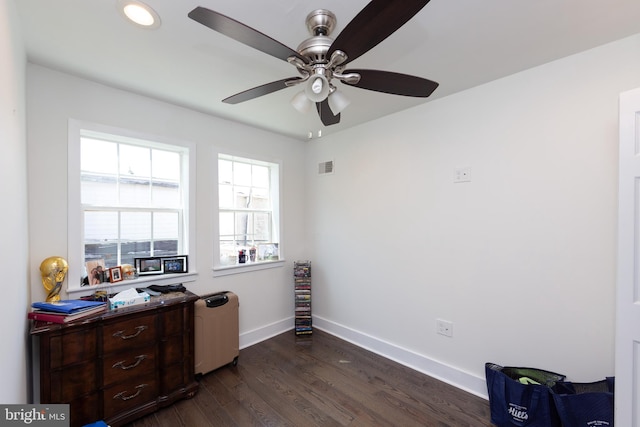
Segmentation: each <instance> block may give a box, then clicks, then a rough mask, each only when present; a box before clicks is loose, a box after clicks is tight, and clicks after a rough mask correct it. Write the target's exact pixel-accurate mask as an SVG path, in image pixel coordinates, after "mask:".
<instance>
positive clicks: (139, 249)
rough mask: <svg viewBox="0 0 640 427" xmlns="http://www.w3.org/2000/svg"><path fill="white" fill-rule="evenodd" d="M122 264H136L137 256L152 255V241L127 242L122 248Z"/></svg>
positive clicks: (145, 256)
mask: <svg viewBox="0 0 640 427" xmlns="http://www.w3.org/2000/svg"><path fill="white" fill-rule="evenodd" d="M121 253H122V255H121V258H122V264H131V265H135V258H147V257H150V256H151V242H149V241H146V242H125V243H122V250H121Z"/></svg>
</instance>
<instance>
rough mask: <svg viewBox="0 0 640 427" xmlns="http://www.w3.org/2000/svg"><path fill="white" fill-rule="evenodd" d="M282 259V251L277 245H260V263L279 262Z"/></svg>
mask: <svg viewBox="0 0 640 427" xmlns="http://www.w3.org/2000/svg"><path fill="white" fill-rule="evenodd" d="M279 259H280V251H279V248H278V244H277V243H259V244H258V261H277V260H279Z"/></svg>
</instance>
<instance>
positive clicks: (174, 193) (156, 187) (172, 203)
mask: <svg viewBox="0 0 640 427" xmlns="http://www.w3.org/2000/svg"><path fill="white" fill-rule="evenodd" d="M151 189H152V193H151V198H152V200H153V205H154V206H163V207H167V208H179V207H180V204H181V192H180V185H179V184H178V183H171V182H168V181H155V180H154V181H153V184H152V186H151Z"/></svg>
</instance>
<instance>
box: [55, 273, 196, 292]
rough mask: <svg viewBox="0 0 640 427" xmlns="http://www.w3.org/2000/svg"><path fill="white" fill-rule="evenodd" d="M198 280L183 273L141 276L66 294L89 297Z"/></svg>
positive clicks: (70, 290) (83, 288) (71, 290)
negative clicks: (97, 294) (101, 292)
mask: <svg viewBox="0 0 640 427" xmlns="http://www.w3.org/2000/svg"><path fill="white" fill-rule="evenodd" d="M197 279H198V273H195V272H191V273H184V274H182V273H181V274H158V275H150V276H143V277H140V278H138V279H135V280H123V281H121V282H118V283H103V284H100V285H95V286H83V287H81V288H74V289H68V290H67V292H68V293H69V294H70V295H71V294H78V295H76V296H77V297H81V296H86V295H91V294H93V293H94V292H96V291H100V290H106V291H107V292H108V293H110V294H111V293H117V292H120V291H124V290H126V289H130V288H146V287H147V286H150V285H159V286H166V285H178V284H184V283H189V282H195V281H196V280H197Z"/></svg>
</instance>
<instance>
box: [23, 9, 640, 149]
mask: <svg viewBox="0 0 640 427" xmlns="http://www.w3.org/2000/svg"><path fill="white" fill-rule="evenodd" d="M15 3H16V5H17V7H18V10H19V13H20V17H21V20H22V26H23V33H24V40H25V43H26V49H27V54H28V58H29V61H30V62H33V63H37V64H41V65H45V66H47V67H51V68H54V69H59V70H61V71H64V72H68V73H71V74H74V75H78V76H81V77H85V78H88V79H91V80H95V81H97V82H101V83H104V84H107V85H110V86H114V87H117V88H122V89H125V90H128V91H131V92H135V93H140V94H143V95H147V96H151V97H154V98H157V99H160V100H165V101H168V102H172V103H175V104H178V105H182V106H185V107H188V108H191V109H194V110H198V111H202V112H205V113H209V114H212V115H215V116H219V117H224V118H227V119H230V120H234V121H238V122H243V123H247V124H250V125H252V126H256V127H259V128H263V129H268V130H271V131H274V132H278V133H282V134H284V135H288V136H291V137H294V138H297V139H300V140H306V139H307V135H308V133H309V132H313V134H314V137H315V136H316V135H317V132H318V130H322V134H323V135H327V134H330V133H334V132H337V131H340V130H342V129H346V128H348V127H352V126H355V125H357V124H359V123H363V122H366V121H369V120H373V119H376V118H378V117H381V116H385V115H388V114H392V113H394V112H397V111H400V110H403V109H406V108H410V107H413V106H415V105H418V104H421V103H424V102H429V101H430V100H433V99H437V98H440V97H443V96H447V95H451V94H453V93H456V92H459V91H462V90H465V89H469V88H471V87H473V86H477V85H481V84H483V83H486V82H489V81H491V80H495V79H498V78H501V77H504V76H507V75H509V74H513V73H516V72H518V71H521V70H524V69H527V68H531V67H534V66H537V65H540V64H543V63H547V62H550V61H553V60H555V59H558V58H561V57H564V56H567V55H571V54H573V53H577V52H581V51H584V50H587V49H590V48H593V47H596V46H599V45H602V44H606V43H608V42H611V41H614V40H617V39H620V38H623V37H626V36H630V35H632V34H636V33H639V32H640V1H639V0H483V1H480V0H431V2H430V3H429V4H427V6H425V8H424V9H422V10H421V11H420V12H419V13H418V14H417V15H416V16H415V17H414V18H413V19H412V20H411V21H409V22H408V23H407V24H405V25H404V26H403V27H402V28H400V29H399V30H398V31H396V32H395V33H394V34H392V35H391V36H390V37H389V38H387V39H386V40H385V41H383V42H382V43H381V44H379V45H378V46H376V47H375V48H373V49H372V50H371V51H369V52H368V53H366V54H365V55H363V56H362V57H360V58H358V59H356V60H355V61H353V62H352V63H350V64H349V67H348V68H370V69H380V70H385V71H394V72H400V73H404V74H412V75H416V76H420V77H424V78H428V79H430V80H434V81H437V82H438V83H440V87H439V88H438V89H436V91H435V92H434V94H433V95H431V97H430V98H427V99H423V98H409V97H402V96H396V95H388V94H383V93H378V92H371V91H366V90H362V89H357V88H354V87H348V86H346V85H344V84H338V85H339V89H341V90H343V91H344V92H345V93H346V94H347V95H348V96H349V97H350V98H351V100H352V103H351V105H350V106H349V107H348V108H347V109H346V110H345V111H344V112H343V113H342V119H341V123H340V124H338V125H334V126H329V127H325V126H323V125H322V123H321V122H320V120H319V118H318V117H317V114H315V111H312V112H311V113H309V114H307V115H304V114H301V113H299V112H298V111H296V110H295V109H293V107H291V105H290V103H289V101H290V99H291V98H292V97H293V95H295V94H296V92H298V91H299V89H296V88H288V89H285V90H281V91H279V92H276V93H273V94H270V95H266V96H263V97H261V98H257V99H254V100H251V101H247V102H244V103H241V104H237V105H229V104H223V103H222V102H221V100H222V99H224V98H226V97H228V96H230V95H233V94H235V93H238V92H241V91H243V90H246V89H249V88H252V87H255V86H259V85H262V84H265V83H269V82H271V81H275V80H280V79H283V78H286V77H296V76H298V73H297V71H296V70H295V69H294V67H293V66H292V65H290V64H288V63H286V62H284V61H281V60H278V59H276V58H274V57H272V56H269V55H267V54H264V53H262V52H259V51H256V50H254V49H252V48H250V47H248V46H246V45H243V44H240V43H238V42H236V41H234V40H231V39H229V38H227V37H225V36H223V35H220V34H218V33H216V32H214V31H213V30H211V29H209V28H207V27H205V26H203V25H201V24H199V23H197V22H195V21H193V20H191V19H189V18H188V17H187V14H188V13H189V11H191V10H192V9H193V8H195V7H196V6H203V7H206V8H209V9H212V10H214V11H217V12H220V13H222V14H225V15H227V16H229V17H231V18H234V19H236V20H238V21H240V22H243V23H244V24H246V25H248V26H251V27H253V28H255V29H257V30H259V31H261V32H263V33H265V34H267V35H269V36H270V37H272V38H274V39H276V40H278V41H280V42H281V43H283V44H285V45H287V46H289V47H291V48H293V49H296V48H297V46H298V44H299V43H300V42H301V41H302V40H304V39H306V38H307V37H309V34H308V32H307V29H306V26H305V18H306V16H307V14H308V13H309V12H311V11H312V10H315V9H319V8H324V9H329V10H331V11H332V12H334V13H335V14H336V16H337V18H338V23H337V27H336V30H335V31H334V34H333V36H334V37H335V36H337V35H338V34H339V32H340V31H341V30H342V29H343V28H344V26H345V25H346V24H347V23H348V22H349V21H350V20H351V19H352V18H353V17H354V16H355V15H356V14H357V13H358V12H359V11H360V10H361V9H362V8H363V7H364V6H365V5H366V4H367V0H349V1H345V0H306V1H301V0H260V1H256V0H251V1H249V0H146V1H145V3H147V4H148V5H150V6H151V7H153V8H154V9H155V10H156V11H157V12H158V14H159V15H160V17H161V20H162V25H161V26H160V28H158V29H155V30H145V29H141V28H139V27H137V26H135V25H134V24H131V23H129V22H127V21H125V19H124V18H123V17H122V15H121V14H120V13H119V12H118V10H117V3H118V2H117V0H15ZM399 3H401V2H399ZM639 54H640V53H639ZM603 78H606V76H603Z"/></svg>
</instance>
